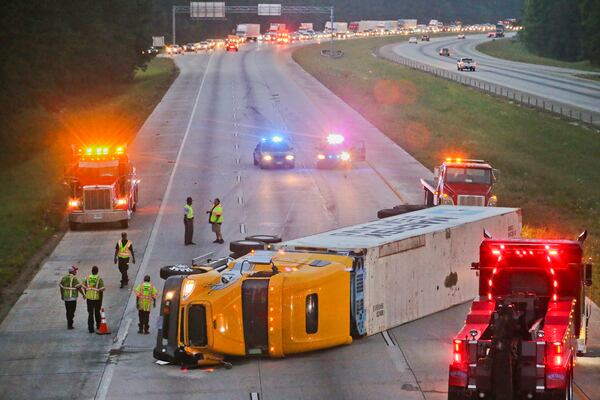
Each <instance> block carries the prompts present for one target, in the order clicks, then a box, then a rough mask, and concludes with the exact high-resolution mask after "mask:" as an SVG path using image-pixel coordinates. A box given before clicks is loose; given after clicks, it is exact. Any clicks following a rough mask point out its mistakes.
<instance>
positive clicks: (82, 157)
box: [65, 146, 140, 230]
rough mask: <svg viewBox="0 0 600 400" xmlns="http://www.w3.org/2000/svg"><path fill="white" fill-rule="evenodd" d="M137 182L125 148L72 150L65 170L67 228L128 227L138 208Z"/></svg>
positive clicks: (97, 147) (102, 147) (104, 147)
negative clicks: (109, 224) (116, 224)
mask: <svg viewBox="0 0 600 400" xmlns="http://www.w3.org/2000/svg"><path fill="white" fill-rule="evenodd" d="M139 182H140V181H139V179H138V178H137V176H136V173H135V168H134V166H133V165H132V164H131V163H130V162H129V158H128V156H127V153H126V152H125V146H117V147H110V146H92V147H83V148H77V149H76V148H73V153H72V157H71V161H70V162H69V163H68V165H67V166H66V167H65V184H66V185H67V186H68V187H69V200H68V203H67V207H68V214H69V227H70V229H71V230H76V229H77V228H78V227H79V226H81V225H83V224H97V223H107V222H118V223H119V224H120V226H121V228H127V227H128V226H129V220H130V219H131V216H132V214H133V212H134V211H135V210H136V209H137V204H138V200H139V192H138V191H139Z"/></svg>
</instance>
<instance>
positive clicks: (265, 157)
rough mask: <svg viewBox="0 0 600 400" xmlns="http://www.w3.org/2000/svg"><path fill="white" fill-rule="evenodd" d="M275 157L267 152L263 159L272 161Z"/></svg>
mask: <svg viewBox="0 0 600 400" xmlns="http://www.w3.org/2000/svg"><path fill="white" fill-rule="evenodd" d="M272 159H273V157H272V156H271V155H270V154H265V155H264V156H263V161H271V160H272Z"/></svg>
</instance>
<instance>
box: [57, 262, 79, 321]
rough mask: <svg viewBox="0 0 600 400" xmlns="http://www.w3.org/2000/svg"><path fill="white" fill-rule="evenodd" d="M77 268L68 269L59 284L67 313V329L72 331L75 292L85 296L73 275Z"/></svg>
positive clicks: (75, 304) (75, 303)
mask: <svg viewBox="0 0 600 400" xmlns="http://www.w3.org/2000/svg"><path fill="white" fill-rule="evenodd" d="M77 269H78V268H77V267H76V266H74V265H73V266H72V267H70V268H69V273H68V274H67V275H65V276H64V277H63V278H62V279H61V280H60V282H59V284H58V287H59V289H60V298H61V299H62V301H64V302H65V310H66V312H67V329H73V317H75V309H76V308H77V292H79V293H81V295H82V296H85V293H84V292H83V289H82V288H81V283H79V280H78V279H77V277H76V276H75V275H77Z"/></svg>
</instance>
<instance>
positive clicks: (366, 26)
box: [358, 20, 378, 32]
mask: <svg viewBox="0 0 600 400" xmlns="http://www.w3.org/2000/svg"><path fill="white" fill-rule="evenodd" d="M377 24H378V21H368V20H367V21H365V20H363V21H359V22H358V32H371V31H375V30H376V29H377Z"/></svg>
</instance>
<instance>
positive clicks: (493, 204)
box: [488, 196, 498, 207]
mask: <svg viewBox="0 0 600 400" xmlns="http://www.w3.org/2000/svg"><path fill="white" fill-rule="evenodd" d="M497 204H498V198H497V197H496V196H492V197H490V199H489V200H488V207H496V205H497Z"/></svg>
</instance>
